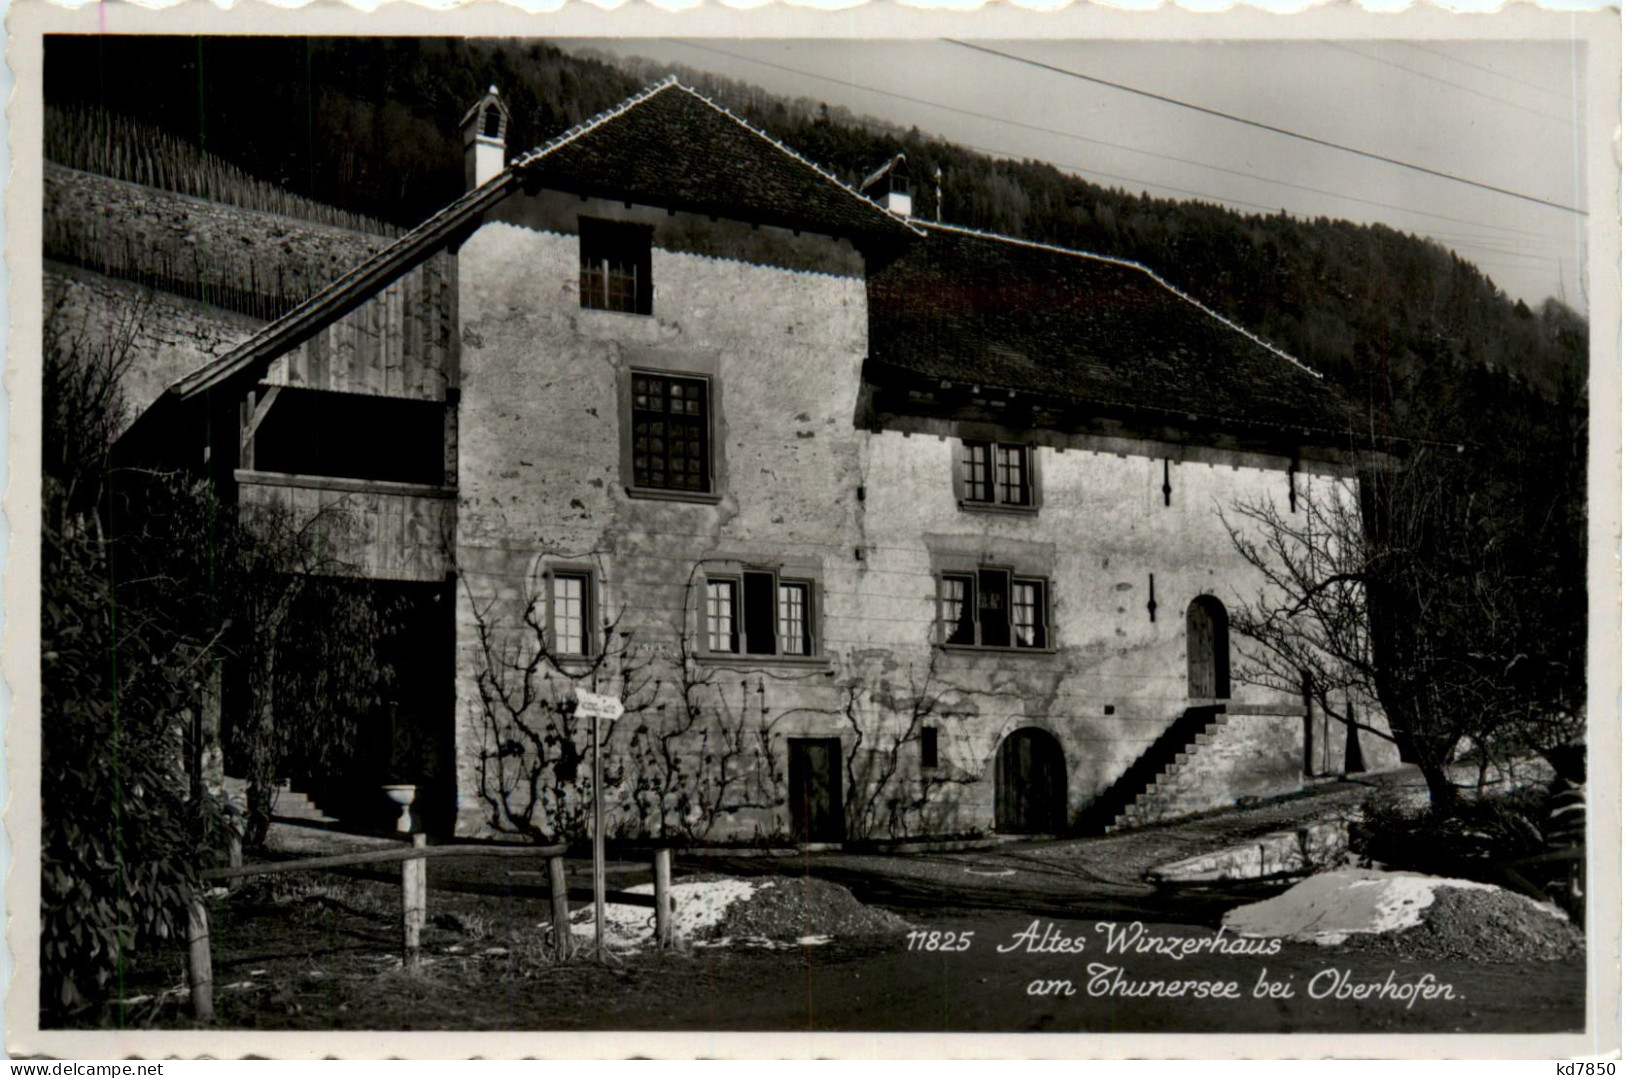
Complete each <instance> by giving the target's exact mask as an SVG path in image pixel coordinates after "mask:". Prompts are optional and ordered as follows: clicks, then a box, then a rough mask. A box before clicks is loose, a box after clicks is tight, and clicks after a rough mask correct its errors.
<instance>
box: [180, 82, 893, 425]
mask: <svg viewBox="0 0 1625 1078" xmlns="http://www.w3.org/2000/svg"><path fill="white" fill-rule="evenodd" d="M522 175H528V176H532V177H535V178H536V179H537V180H539V181H540V182H542V183H544V184H555V185H558V186H561V187H565V188H567V189H572V190H575V191H577V192H579V193H592V192H600V193H604V194H614V195H627V196H633V195H635V196H636V197H637V198H638V199H640V200H642V201H645V202H648V203H653V204H655V205H666V206H671V207H673V208H677V207H682V208H684V209H690V210H695V211H698V212H702V213H704V212H711V213H715V214H717V215H718V216H727V217H730V218H733V219H734V220H739V219H745V220H756V221H759V222H761V223H762V224H780V225H784V226H787V227H791V228H806V229H808V230H810V231H823V232H826V233H829V234H832V235H841V236H856V235H879V236H892V237H895V238H912V237H914V236H915V235H917V234H918V230H917V229H915V228H912V227H910V226H909V225H907V224H905V223H904V222H903V220H902V219H901V218H898V217H896V216H894V215H892V214H890V213H888V212H886V211H885V210H884V209H881V208H880V207H879V206H877V205H876V204H875V203H873V202H871V201H869V200H868V199H866V198H864V197H863V196H862V195H860V194H858V193H857V192H856V191H854V190H852V189H851V188H850V187H848V186H846V185H845V184H843V183H842V182H841V181H840V180H838V179H836V178H835V177H834V176H831V175H830V174H829V173H827V172H825V171H824V170H823V169H821V168H819V167H818V166H817V165H815V164H813V163H812V162H811V161H808V160H807V159H806V158H804V157H802V156H801V155H800V154H797V153H796V152H795V151H794V150H791V149H790V148H789V147H787V146H785V145H784V144H783V143H780V142H778V141H776V140H774V139H773V138H771V137H769V136H768V135H765V134H763V133H762V132H760V131H758V130H756V129H755V128H754V127H751V126H750V125H749V124H747V123H745V121H743V120H741V119H739V118H738V117H737V116H735V115H733V113H731V112H728V111H727V110H726V109H723V108H722V107H721V106H719V105H716V104H713V103H712V102H711V101H709V100H707V99H706V98H704V97H702V96H700V95H699V94H697V93H695V92H694V91H693V90H690V89H689V88H688V87H686V86H683V85H681V84H680V83H678V82H677V81H676V80H675V79H667V80H665V81H663V82H659V83H656V84H655V85H653V86H651V87H650V88H649V89H647V90H645V91H644V92H643V93H641V94H638V95H637V96H636V97H632V98H628V99H627V100H626V101H623V102H622V103H621V104H619V105H617V106H615V107H614V108H612V109H609V110H607V111H605V112H602V113H599V114H598V115H597V116H594V117H593V118H592V119H590V120H587V121H586V122H584V123H581V124H579V125H577V126H576V127H573V128H571V129H570V130H568V131H566V132H564V133H563V134H562V135H559V136H557V137H556V138H553V139H550V140H549V141H547V142H546V143H544V144H543V145H541V146H538V147H537V148H536V149H534V150H532V151H530V152H529V153H527V154H524V155H522V156H520V157H518V158H516V159H515V160H514V161H512V162H511V163H510V164H509V166H508V167H507V168H505V169H504V170H503V171H502V172H500V173H498V174H497V175H496V176H494V177H493V178H492V179H490V180H489V181H487V182H486V183H485V184H483V185H482V186H480V187H477V188H475V189H474V190H472V191H468V192H466V193H465V194H463V195H462V196H461V197H459V198H458V199H457V200H456V201H454V202H452V203H451V204H449V205H448V206H446V207H445V208H444V209H442V210H440V211H439V212H438V213H436V214H434V215H433V216H432V217H430V218H429V219H428V220H426V221H424V222H423V223H422V224H420V225H418V226H417V227H416V228H414V229H412V231H410V232H408V233H406V234H405V235H404V236H402V237H401V238H400V239H398V240H396V241H395V242H394V243H392V244H390V245H389V246H388V247H386V248H384V249H383V250H381V251H379V252H378V253H377V254H375V255H373V256H372V257H371V258H369V259H367V260H366V261H364V262H362V263H360V264H359V265H357V266H356V267H355V268H354V269H352V270H350V271H349V272H348V273H346V274H345V275H344V276H343V277H340V278H339V279H338V280H336V281H334V282H333V283H332V284H330V285H329V286H328V287H326V288H324V289H322V290H321V291H319V292H317V293H316V294H315V295H314V296H312V297H310V299H308V300H306V301H305V302H304V303H302V304H300V305H299V306H297V307H295V308H294V309H293V310H291V311H289V312H288V313H287V314H285V315H283V316H282V317H281V318H278V319H277V320H276V321H274V322H271V323H270V324H268V325H266V326H264V327H263V328H262V329H260V330H259V331H258V332H257V333H255V334H254V335H253V336H252V337H250V338H249V339H248V340H246V341H244V342H243V343H242V344H241V345H240V346H238V347H237V348H235V349H233V350H232V351H231V352H230V353H228V354H227V355H225V356H222V357H220V358H219V359H216V360H213V361H211V362H210V363H208V364H205V365H204V366H203V367H201V368H199V369H198V370H196V371H193V372H192V373H191V374H189V375H187V376H186V377H184V378H182V379H180V380H179V381H177V382H176V383H175V384H174V385H173V386H171V387H170V388H171V390H172V391H174V392H176V393H179V394H180V395H181V396H183V397H189V396H192V395H194V394H197V393H201V392H203V391H204V390H206V389H209V388H210V387H212V386H215V385H217V384H219V383H220V382H221V381H223V380H225V379H226V378H229V377H232V376H234V375H236V374H238V373H239V372H242V371H245V370H247V369H248V368H250V367H252V366H254V365H256V364H260V363H265V362H268V361H269V360H270V359H271V358H272V357H273V356H275V355H277V354H279V353H280V351H282V350H285V349H286V348H287V347H288V345H289V344H290V343H291V342H294V341H296V340H297V339H298V337H299V336H300V335H301V334H304V333H308V332H310V331H311V330H312V329H313V328H315V327H317V326H319V325H322V324H325V322H327V321H331V320H332V319H333V318H336V317H338V316H339V315H340V314H341V313H342V310H343V308H344V305H346V304H349V303H353V302H355V301H356V300H357V299H359V298H361V297H364V296H367V295H371V294H372V293H374V292H376V291H378V290H379V289H381V288H382V287H384V286H385V285H387V284H388V283H389V282H390V281H391V280H393V279H394V278H395V277H398V276H400V274H402V273H404V272H406V270H408V269H409V268H411V266H412V265H413V264H414V262H415V261H417V260H421V259H422V258H423V257H425V256H426V254H427V253H428V252H430V251H433V250H436V249H438V248H439V247H440V246H442V245H444V244H445V243H446V241H447V239H448V237H450V236H452V235H453V234H454V233H455V232H456V230H457V229H459V228H461V227H463V226H464V225H466V224H467V222H469V221H471V220H474V219H476V218H477V217H478V216H479V215H480V214H481V213H483V212H485V211H486V210H488V209H490V208H491V207H492V206H493V205H495V204H496V203H498V202H500V201H501V200H502V199H503V198H506V197H507V195H508V194H509V193H510V192H511V191H512V190H513V189H514V187H515V185H516V184H517V182H518V178H519V177H520V176H522Z"/></svg>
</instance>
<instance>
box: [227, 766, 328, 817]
mask: <svg viewBox="0 0 1625 1078" xmlns="http://www.w3.org/2000/svg"><path fill="white" fill-rule="evenodd" d="M225 790H226V796H227V797H228V798H229V799H230V800H231V802H232V803H233V804H235V805H239V806H243V805H247V804H248V780H247V779H234V778H231V777H230V776H227V778H226V780H225ZM271 817H272V818H273V819H277V820H297V821H298V822H300V823H317V824H335V823H338V820H336V819H334V818H333V817H332V816H329V815H327V814H326V813H325V812H323V811H322V810H321V808H320V807H319V806H317V804H316V803H315V802H314V801H312V800H311V799H310V798H309V797H308V796H306V795H305V794H303V793H300V792H299V791H297V790H295V789H294V788H293V787H292V785H291V784H289V783H288V782H287V781H286V780H284V781H283V783H282V784H281V785H280V786H278V787H277V789H276V793H274V794H273V795H272V797H271Z"/></svg>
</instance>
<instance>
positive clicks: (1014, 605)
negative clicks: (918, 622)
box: [937, 569, 1049, 648]
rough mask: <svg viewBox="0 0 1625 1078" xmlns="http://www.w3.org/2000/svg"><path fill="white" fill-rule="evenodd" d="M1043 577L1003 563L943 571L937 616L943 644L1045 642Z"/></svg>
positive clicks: (1038, 645) (1046, 611)
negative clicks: (1015, 571) (1021, 573)
mask: <svg viewBox="0 0 1625 1078" xmlns="http://www.w3.org/2000/svg"><path fill="white" fill-rule="evenodd" d="M1047 591H1048V586H1047V582H1046V581H1043V580H1040V579H1035V578H1031V577H1017V576H1015V575H1014V574H1013V573H1011V572H1010V570H1008V569H978V570H976V571H975V572H966V573H944V574H942V576H940V577H939V578H938V579H937V621H938V628H939V632H940V638H941V640H942V642H943V643H945V644H958V645H962V646H965V647H983V648H1009V647H1016V648H1045V647H1048V646H1049V603H1048V596H1047V594H1046V593H1047Z"/></svg>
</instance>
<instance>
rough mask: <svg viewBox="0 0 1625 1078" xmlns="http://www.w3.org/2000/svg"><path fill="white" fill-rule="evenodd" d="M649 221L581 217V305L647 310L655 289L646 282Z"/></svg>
mask: <svg viewBox="0 0 1625 1078" xmlns="http://www.w3.org/2000/svg"><path fill="white" fill-rule="evenodd" d="M653 234H654V233H653V229H651V228H650V227H649V226H648V225H634V224H626V223H623V222H620V221H602V220H599V219H597V218H595V217H583V218H581V305H582V306H583V307H591V308H594V309H596V310H600V311H624V312H626V313H628V314H648V313H649V311H650V309H651V306H652V304H651V301H652V299H653V296H654V289H653V288H652V287H651V285H650V282H649V248H650V241H651V239H652V237H653Z"/></svg>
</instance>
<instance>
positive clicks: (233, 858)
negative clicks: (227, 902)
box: [226, 817, 243, 891]
mask: <svg viewBox="0 0 1625 1078" xmlns="http://www.w3.org/2000/svg"><path fill="white" fill-rule="evenodd" d="M226 864H227V865H228V866H229V867H231V868H242V867H243V833H242V832H241V831H240V830H238V828H237V820H236V818H235V817H233V818H231V819H229V820H227V821H226ZM242 882H243V881H242V880H241V879H230V880H227V881H226V890H228V891H235V890H236V889H237V888H238V887H240V886H242Z"/></svg>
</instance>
